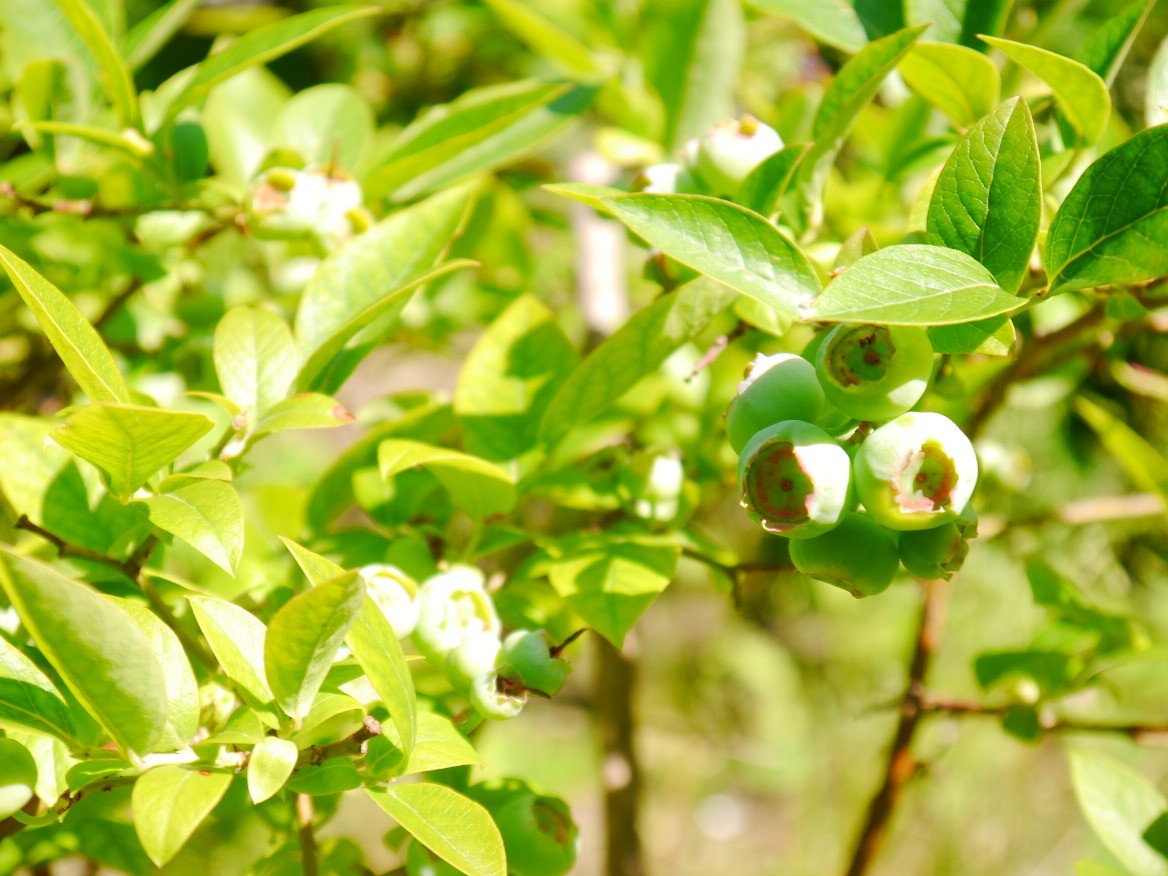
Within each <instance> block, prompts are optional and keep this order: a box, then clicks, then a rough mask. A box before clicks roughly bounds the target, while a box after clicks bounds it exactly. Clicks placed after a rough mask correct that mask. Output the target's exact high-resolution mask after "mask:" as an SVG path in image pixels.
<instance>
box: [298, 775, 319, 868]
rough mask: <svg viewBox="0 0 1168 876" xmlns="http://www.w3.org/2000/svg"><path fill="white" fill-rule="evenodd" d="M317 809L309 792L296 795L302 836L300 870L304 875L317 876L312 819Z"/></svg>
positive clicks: (299, 832) (299, 829) (299, 828)
mask: <svg viewBox="0 0 1168 876" xmlns="http://www.w3.org/2000/svg"><path fill="white" fill-rule="evenodd" d="M315 817H316V810H315V808H314V807H313V805H312V797H310V796H309V795H308V794H297V795H296V828H297V833H298V834H299V836H300V872H301V873H303V874H304V876H317V868H316V834H315V833H314V832H313V830H312V820H313V818H315Z"/></svg>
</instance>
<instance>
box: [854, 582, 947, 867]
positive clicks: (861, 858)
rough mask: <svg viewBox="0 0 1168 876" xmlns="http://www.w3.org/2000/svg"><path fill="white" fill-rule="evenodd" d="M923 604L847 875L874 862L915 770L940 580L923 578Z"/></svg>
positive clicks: (940, 606) (938, 617)
mask: <svg viewBox="0 0 1168 876" xmlns="http://www.w3.org/2000/svg"><path fill="white" fill-rule="evenodd" d="M921 586H922V588H923V590H924V605H923V606H922V608H921V619H920V625H919V626H918V627H917V634H916V645H915V647H914V649H913V655H912V660H911V662H910V664H909V675H908V684H907V685H906V687H905V691H904V695H903V696H902V697H901V700H900V720H899V721H898V723H897V726H896V735H895V736H894V737H893V741H892V748H891V750H890V751H889V753H888V759H887V761H886V763H885V767H884V778H883V780H882V781H881V783H880V788H879V790H877V792H876V794H875V795H874V796H873V797H872V800H871V802H870V803H869V804H868V814H867V816H866V817H865V819H864V823H863V825H862V826H861V828H860V832H859V835H858V836H857V838H856V843H855V846H854V848H853V850H852V856H851V860H850V863H849V864H848V869H847V871H846V872H847V876H863V874H865V873H867V872H868V868H869V867H870V866H871V865H872V862H873V861H875V859H876V855H877V854H879V852H880V849H881V847H882V846H883V845H884V840H885V839H886V837H887V832H888V822H889V820H890V819H891V817H892V813H893V810H894V809H895V808H896V804H897V801H898V800H899V799H900V794H901V791H902V790H903V789H904V786H905V783H906V782H908V780H909V779H910V778H912V775H913V773H915V772H916V768H917V762H916V759H915V758H914V757H913V754H912V742H913V737H914V736H916V732H917V726H918V725H919V724H920V720H921V715H922V714H923V712H922V710H921V707H920V704H921V697H922V696H923V694H924V681H925V676H926V675H927V674H928V671H929V666H930V664H931V663H932V659H933V653H934V652H935V650H936V647H937V643H938V640H939V636H940V632H941V623H942V618H943V615H944V609H945V597H946V594H947V592H948V591H947V590H946V587H945V584H944V582H941V581H923V582H922V583H921Z"/></svg>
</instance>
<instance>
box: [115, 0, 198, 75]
mask: <svg viewBox="0 0 1168 876" xmlns="http://www.w3.org/2000/svg"><path fill="white" fill-rule="evenodd" d="M200 2H201V0H170V2H169V3H166V4H164V5H162V6H159V7H158V8H157V9H155V10H154V11H153V12H151V13H150V14H149V15H147V16H146V17H145V18H143V19H142V20H141V21H139V22H138V23H137V24H135V25H134V26H133V27H132V28H130V30H129V31H128V32H127V33H126V36H125V38H124V39H123V40H122V44H123V47H124V49H125V55H126V63H127V64H129V66H130V69H131V70H137V69H139V68H140V67H142V66H143V65H144V64H146V62H147V61H149V60H150V59H151V58H153V57H154V56H155V55H157V54H158V52H159V50H160V49H161V48H162V47H163V46H165V45H166V44H167V43H168V42H170V39H171V37H173V36H174V35H175V34H176V33H178V31H179V30H180V29H181V28H182V26H183V25H184V24H186V21H187V19H188V18H190V15H191V13H192V12H193V11H194V10H195V7H197V6H198V5H199V3H200Z"/></svg>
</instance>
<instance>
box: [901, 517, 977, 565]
mask: <svg viewBox="0 0 1168 876" xmlns="http://www.w3.org/2000/svg"><path fill="white" fill-rule="evenodd" d="M976 536H977V518H976V516H974V513H973V510H972V509H971V508H966V509H965V510H964V511H963V512H962V513H961V516H960V517H958V518H957V520H955V521H953V522H951V523H945V524H942V525H941V526H936V527H933V528H932V529H919V530H914V531H911V532H904V533H901V536H900V543H899V546H898V547H899V550H900V562H901V563H902V564H903V565H904V567H905V569H907V570H908V571H909V573H910V574H913V575H916V576H917V577H918V578H925V579H929V580H934V579H940V580H945V581H948V580H949V579H950V578H952V577H953V575H954V574H956V573H957V572H959V571H960V570H961V567H962V566H963V565H964V564H965V558H966V557H967V556H968V555H969V540H970V539H971V538H975V537H976Z"/></svg>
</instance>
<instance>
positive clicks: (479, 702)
mask: <svg viewBox="0 0 1168 876" xmlns="http://www.w3.org/2000/svg"><path fill="white" fill-rule="evenodd" d="M470 703H471V705H472V706H474V707H475V711H477V712H478V713H479V714H480V715H482V716H483V717H484V718H486V719H487V720H488V721H507V720H509V719H511V718H514V717H516V716H517V715H518V714H519V713H520V712H522V711H523V707H524V706H526V705H527V688H526V687H524V686H523V684H522V683H518V682H515V681H513V680H511V679H509V678H506V677H505V676H502V675H500V674H499V673H497V672H495V671H494V670H491V671H489V672H484V673H483V674H482V675H480V676H479V677H478V678H476V679H475V680H474V681H473V682H472V683H471V686H470Z"/></svg>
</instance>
